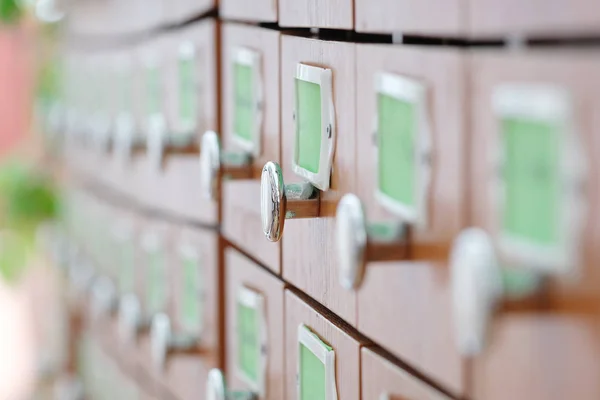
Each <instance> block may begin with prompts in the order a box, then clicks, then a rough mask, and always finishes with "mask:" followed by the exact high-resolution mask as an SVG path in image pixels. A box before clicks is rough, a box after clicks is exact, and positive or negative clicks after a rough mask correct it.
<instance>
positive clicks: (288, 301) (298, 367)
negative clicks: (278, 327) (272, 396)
mask: <svg viewBox="0 0 600 400" xmlns="http://www.w3.org/2000/svg"><path fill="white" fill-rule="evenodd" d="M285 332H286V334H285V335H286V337H285V354H286V369H285V371H286V373H285V374H286V381H285V384H286V388H285V392H286V396H285V398H286V399H311V398H324V399H327V400H333V399H338V398H339V399H345V400H358V399H359V398H360V349H361V343H360V341H359V340H358V339H356V338H354V337H352V336H351V335H350V334H348V333H347V332H345V331H344V330H343V329H341V328H339V327H338V326H336V325H335V324H334V323H332V322H331V321H330V320H329V319H328V318H327V316H324V315H322V314H320V313H319V312H317V311H316V310H314V309H313V308H312V307H310V306H309V305H308V304H306V303H305V302H304V301H302V300H301V299H300V298H299V297H298V296H296V295H295V294H293V293H292V292H290V291H289V290H286V292H285ZM305 363H306V365H305ZM317 375H318V376H317ZM311 388H312V390H314V392H310V390H311ZM319 388H320V389H321V393H322V391H323V390H324V391H325V396H322V394H321V393H319ZM303 390H306V391H307V392H303ZM336 391H337V394H336V393H335V392H336Z"/></svg>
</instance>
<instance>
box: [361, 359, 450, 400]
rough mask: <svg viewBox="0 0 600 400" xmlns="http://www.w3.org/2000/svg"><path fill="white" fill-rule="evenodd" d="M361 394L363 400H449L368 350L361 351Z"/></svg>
mask: <svg viewBox="0 0 600 400" xmlns="http://www.w3.org/2000/svg"><path fill="white" fill-rule="evenodd" d="M360 354H361V358H360V367H361V372H362V374H361V383H362V385H361V394H362V398H363V399H378V398H379V396H381V395H382V394H384V393H385V394H387V395H389V396H390V399H392V400H395V399H411V400H450V398H449V397H447V396H446V395H444V394H442V393H441V392H439V391H438V390H436V389H434V388H432V387H431V386H429V385H427V384H426V383H424V382H422V381H420V380H419V379H417V378H415V377H414V376H412V375H410V374H409V373H408V372H406V371H404V370H402V369H401V368H400V367H398V366H396V365H394V364H393V363H391V362H390V361H388V360H386V359H385V358H383V357H382V356H380V355H379V354H377V353H376V351H373V350H372V349H370V348H367V347H364V348H363V349H362V350H361V353H360Z"/></svg>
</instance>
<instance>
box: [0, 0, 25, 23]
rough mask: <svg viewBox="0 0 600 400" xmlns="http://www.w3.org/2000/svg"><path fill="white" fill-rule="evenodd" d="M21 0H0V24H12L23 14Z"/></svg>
mask: <svg viewBox="0 0 600 400" xmlns="http://www.w3.org/2000/svg"><path fill="white" fill-rule="evenodd" d="M23 12H24V10H23V5H22V2H21V0H0V24H13V23H16V22H18V21H19V19H20V18H21V16H22V15H23Z"/></svg>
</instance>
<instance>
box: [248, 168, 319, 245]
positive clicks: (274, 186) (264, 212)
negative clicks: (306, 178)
mask: <svg viewBox="0 0 600 400" xmlns="http://www.w3.org/2000/svg"><path fill="white" fill-rule="evenodd" d="M260 193H261V196H260V208H261V219H262V228H263V233H264V234H265V236H266V237H267V239H268V240H270V241H271V242H277V241H279V240H280V239H281V235H282V234H283V227H284V223H285V220H286V219H291V218H315V217H318V216H319V191H318V190H317V189H315V187H314V186H313V185H311V184H310V183H308V182H303V183H299V184H291V185H285V184H284V182H283V172H282V171H281V167H280V166H279V164H277V163H276V162H272V161H269V162H267V163H266V164H265V166H264V167H263V169H262V174H261V178H260Z"/></svg>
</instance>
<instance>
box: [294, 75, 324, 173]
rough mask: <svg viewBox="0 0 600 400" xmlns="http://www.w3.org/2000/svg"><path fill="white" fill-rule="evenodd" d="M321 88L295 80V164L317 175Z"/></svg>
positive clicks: (314, 84) (320, 129) (319, 151)
mask: <svg viewBox="0 0 600 400" xmlns="http://www.w3.org/2000/svg"><path fill="white" fill-rule="evenodd" d="M321 133H322V128H321V86H319V85H318V84H316V83H312V82H307V81H304V80H302V79H296V151H295V158H296V160H295V161H296V164H297V165H298V166H300V167H301V168H303V169H305V170H307V171H310V172H312V173H315V174H316V173H318V172H319V168H320V165H319V164H320V159H321Z"/></svg>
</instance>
